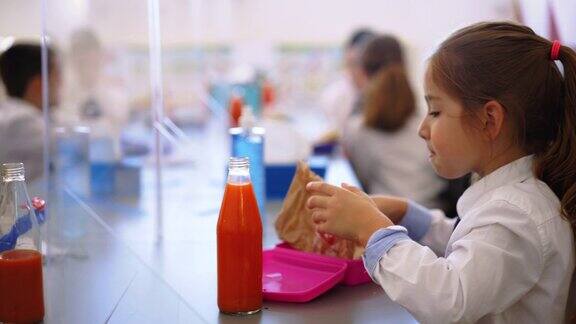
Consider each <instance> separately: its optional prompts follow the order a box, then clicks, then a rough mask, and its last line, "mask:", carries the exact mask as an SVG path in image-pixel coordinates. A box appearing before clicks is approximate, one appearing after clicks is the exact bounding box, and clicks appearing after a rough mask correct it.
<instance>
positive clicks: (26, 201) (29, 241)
mask: <svg viewBox="0 0 576 324" xmlns="http://www.w3.org/2000/svg"><path fill="white" fill-rule="evenodd" d="M0 177H1V183H0V322H9V323H33V322H39V321H41V320H42V319H43V318H44V296H43V279H42V255H41V254H40V231H39V228H38V219H37V216H36V214H35V211H34V207H33V205H32V203H31V201H30V197H29V196H28V191H27V189H26V182H25V178H24V165H23V164H22V163H6V164H2V167H1V169H0Z"/></svg>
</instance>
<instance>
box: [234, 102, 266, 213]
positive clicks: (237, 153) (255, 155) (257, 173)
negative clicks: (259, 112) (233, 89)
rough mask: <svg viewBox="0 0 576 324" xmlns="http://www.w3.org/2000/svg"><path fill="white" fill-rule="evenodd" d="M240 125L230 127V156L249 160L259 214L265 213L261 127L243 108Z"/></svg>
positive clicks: (262, 135) (262, 134)
mask: <svg viewBox="0 0 576 324" xmlns="http://www.w3.org/2000/svg"><path fill="white" fill-rule="evenodd" d="M240 125H241V127H234V128H230V136H231V137H232V156H234V157H247V158H248V160H249V161H250V180H251V181H252V187H253V188H254V194H255V195H256V200H257V202H258V209H259V211H260V216H261V217H262V219H263V220H264V216H265V214H266V178H265V176H266V175H265V169H264V134H265V130H264V128H262V127H254V116H253V115H252V112H251V110H250V109H244V110H243V112H242V117H241V118H240Z"/></svg>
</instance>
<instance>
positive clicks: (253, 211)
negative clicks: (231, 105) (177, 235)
mask: <svg viewBox="0 0 576 324" xmlns="http://www.w3.org/2000/svg"><path fill="white" fill-rule="evenodd" d="M217 243H218V308H219V309H220V311H221V312H223V313H230V314H253V313H256V312H258V311H260V309H261V308H262V223H261V221H260V215H259V213H258V204H257V202H256V197H255V195H254V190H253V188H252V184H251V183H250V174H249V171H248V159H247V158H231V159H230V169H229V173H228V182H227V184H226V189H225V192H224V198H223V201H222V206H221V209H220V216H219V218H218V226H217Z"/></svg>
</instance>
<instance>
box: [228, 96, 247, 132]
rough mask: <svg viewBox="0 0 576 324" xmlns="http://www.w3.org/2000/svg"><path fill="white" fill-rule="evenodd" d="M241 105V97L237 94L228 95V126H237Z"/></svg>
mask: <svg viewBox="0 0 576 324" xmlns="http://www.w3.org/2000/svg"><path fill="white" fill-rule="evenodd" d="M243 105H244V103H243V102H242V97H240V96H238V95H232V97H230V107H229V109H230V127H238V125H239V122H240V116H241V115H242V106H243Z"/></svg>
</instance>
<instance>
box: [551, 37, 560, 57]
mask: <svg viewBox="0 0 576 324" xmlns="http://www.w3.org/2000/svg"><path fill="white" fill-rule="evenodd" d="M560 46H561V45H560V41H558V40H555V41H554V42H552V49H551V50H550V59H551V60H552V61H556V60H557V59H558V55H559V54H560Z"/></svg>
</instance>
